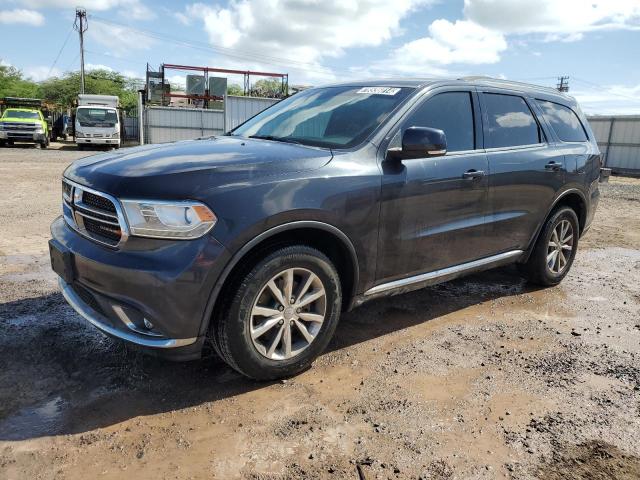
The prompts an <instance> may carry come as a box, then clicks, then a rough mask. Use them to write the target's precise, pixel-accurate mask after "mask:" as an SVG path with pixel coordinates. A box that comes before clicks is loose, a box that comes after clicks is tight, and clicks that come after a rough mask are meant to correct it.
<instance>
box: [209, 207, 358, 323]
mask: <svg viewBox="0 0 640 480" xmlns="http://www.w3.org/2000/svg"><path fill="white" fill-rule="evenodd" d="M295 244H300V245H307V246H311V247H313V248H316V249H317V250H319V251H321V252H322V253H324V254H325V255H327V257H329V259H330V260H331V261H332V262H334V264H335V266H336V268H337V270H338V274H339V276H340V283H341V286H342V291H343V309H348V308H349V307H350V306H351V302H352V299H353V298H354V297H355V292H356V288H357V285H358V281H359V266H358V265H359V264H358V257H357V254H356V250H355V247H354V246H353V243H352V242H351V240H350V239H349V237H348V236H347V235H346V234H345V233H344V232H342V231H341V230H340V229H339V228H337V227H335V226H334V225H331V224H329V223H325V222H319V221H311V220H309V221H307V220H304V221H293V222H288V223H284V224H281V225H278V226H275V227H272V228H270V229H269V230H267V231H265V232H263V233H261V234H260V235H257V236H256V237H254V238H253V239H251V240H250V241H248V242H247V243H245V244H244V245H243V246H242V247H241V248H240V249H239V250H238V251H237V252H236V253H235V254H233V256H232V257H231V259H230V260H229V262H228V263H227V265H226V266H225V268H224V270H223V271H222V273H221V274H220V277H219V278H218V280H217V281H216V283H215V285H214V287H213V290H212V292H211V294H210V296H209V300H208V302H207V306H206V309H205V312H204V316H203V319H202V322H201V326H200V335H205V334H206V332H207V330H208V329H209V325H210V322H211V320H212V318H213V315H214V312H215V308H216V305H217V304H218V300H219V299H220V293H221V292H222V291H223V288H224V287H225V285H227V283H228V282H229V281H233V280H234V278H235V275H236V274H237V273H238V272H239V271H240V269H241V268H243V266H244V265H246V264H247V262H252V261H253V260H254V259H256V258H258V257H259V256H264V255H266V254H267V253H268V252H270V251H273V250H275V249H277V248H280V247H282V246H286V245H295Z"/></svg>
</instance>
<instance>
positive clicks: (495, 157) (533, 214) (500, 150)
mask: <svg viewBox="0 0 640 480" xmlns="http://www.w3.org/2000/svg"><path fill="white" fill-rule="evenodd" d="M480 102H481V107H482V120H483V132H484V144H485V149H486V152H487V159H488V162H489V178H488V180H489V181H488V188H489V197H488V203H489V214H488V215H487V217H486V222H487V233H488V236H487V242H488V244H489V245H490V248H491V250H492V251H493V253H499V252H503V251H509V250H516V249H520V250H524V249H526V248H527V247H528V245H529V242H530V240H531V238H532V237H533V234H534V233H535V231H536V230H537V227H538V225H539V223H540V222H541V221H542V220H543V219H544V216H545V215H546V213H547V211H548V208H549V206H550V205H551V203H552V202H553V200H554V198H555V196H556V193H557V192H558V190H559V189H560V188H561V187H562V185H563V183H564V181H565V160H564V156H563V155H562V151H561V149H558V148H556V146H555V142H549V141H548V139H549V138H550V136H549V134H548V133H545V131H544V130H543V127H542V122H541V121H540V119H538V117H536V115H535V114H534V111H533V108H532V105H533V103H532V100H531V99H528V98H526V97H525V96H524V95H523V94H521V93H517V92H513V93H509V92H504V91H502V90H483V91H482V92H480Z"/></svg>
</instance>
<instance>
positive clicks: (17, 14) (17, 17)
mask: <svg viewBox="0 0 640 480" xmlns="http://www.w3.org/2000/svg"><path fill="white" fill-rule="evenodd" d="M0 23H21V24H25V25H32V26H34V27H39V26H41V25H44V16H43V15H42V14H41V13H40V12H36V11H35V10H26V9H24V8H16V9H14V10H0Z"/></svg>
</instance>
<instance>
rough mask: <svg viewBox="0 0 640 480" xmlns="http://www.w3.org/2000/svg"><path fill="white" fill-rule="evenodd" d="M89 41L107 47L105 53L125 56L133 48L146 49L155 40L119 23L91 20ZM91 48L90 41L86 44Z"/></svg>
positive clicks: (88, 34)
mask: <svg viewBox="0 0 640 480" xmlns="http://www.w3.org/2000/svg"><path fill="white" fill-rule="evenodd" d="M87 36H88V38H89V41H90V42H96V43H98V44H100V45H103V46H105V47H107V53H106V54H107V55H111V56H114V57H119V58H121V57H125V56H127V55H128V54H130V53H131V52H132V51H134V50H148V49H149V48H151V47H152V46H153V45H154V44H155V40H153V39H152V38H150V37H148V36H146V35H143V34H142V33H138V32H135V31H133V30H130V29H128V28H126V27H121V26H119V25H113V24H106V23H100V22H93V24H92V25H91V28H89V30H87ZM87 47H88V48H89V49H91V43H89V45H87Z"/></svg>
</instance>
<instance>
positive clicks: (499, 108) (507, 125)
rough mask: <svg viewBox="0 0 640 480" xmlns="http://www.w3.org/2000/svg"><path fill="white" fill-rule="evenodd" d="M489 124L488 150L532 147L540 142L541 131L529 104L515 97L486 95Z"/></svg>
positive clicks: (485, 101)
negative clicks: (523, 146) (519, 146)
mask: <svg viewBox="0 0 640 480" xmlns="http://www.w3.org/2000/svg"><path fill="white" fill-rule="evenodd" d="M484 103H485V106H486V109H487V117H488V123H487V125H486V126H485V132H484V135H485V145H486V148H499V147H514V146H518V145H532V144H534V143H539V142H540V131H539V129H538V124H537V123H536V119H535V118H534V117H533V114H532V113H531V110H530V109H529V106H528V105H527V102H525V101H524V99H523V98H522V97H517V96H515V95H501V94H493V93H485V94H484Z"/></svg>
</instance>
